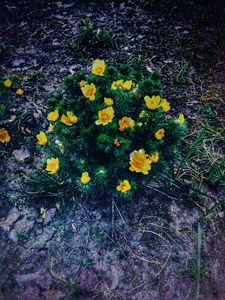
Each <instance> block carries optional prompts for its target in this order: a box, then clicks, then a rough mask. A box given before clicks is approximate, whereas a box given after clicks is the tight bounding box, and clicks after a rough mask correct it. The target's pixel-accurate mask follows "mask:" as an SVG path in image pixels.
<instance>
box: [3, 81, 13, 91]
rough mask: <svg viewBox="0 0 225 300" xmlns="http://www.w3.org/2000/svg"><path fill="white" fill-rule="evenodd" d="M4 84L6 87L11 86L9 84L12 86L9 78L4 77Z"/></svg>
mask: <svg viewBox="0 0 225 300" xmlns="http://www.w3.org/2000/svg"><path fill="white" fill-rule="evenodd" d="M4 86H5V87H6V88H7V89H9V88H11V86H12V81H11V80H10V79H6V80H5V81H4Z"/></svg>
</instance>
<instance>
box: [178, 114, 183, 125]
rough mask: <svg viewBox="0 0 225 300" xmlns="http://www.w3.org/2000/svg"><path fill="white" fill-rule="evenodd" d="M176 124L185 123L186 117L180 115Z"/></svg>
mask: <svg viewBox="0 0 225 300" xmlns="http://www.w3.org/2000/svg"><path fill="white" fill-rule="evenodd" d="M176 122H177V123H179V124H183V123H184V122H185V117H184V115H183V114H179V117H178V118H177V119H176Z"/></svg>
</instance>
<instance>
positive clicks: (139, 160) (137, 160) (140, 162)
mask: <svg viewBox="0 0 225 300" xmlns="http://www.w3.org/2000/svg"><path fill="white" fill-rule="evenodd" d="M133 165H134V166H135V167H136V168H141V167H143V165H144V159H143V158H142V157H135V159H134V162H133Z"/></svg>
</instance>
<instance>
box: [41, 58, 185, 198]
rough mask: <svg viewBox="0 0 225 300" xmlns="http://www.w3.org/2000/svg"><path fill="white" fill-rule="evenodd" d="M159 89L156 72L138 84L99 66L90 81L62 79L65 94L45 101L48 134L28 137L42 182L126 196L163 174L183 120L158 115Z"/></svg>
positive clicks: (79, 76)
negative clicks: (33, 141) (34, 144)
mask: <svg viewBox="0 0 225 300" xmlns="http://www.w3.org/2000/svg"><path fill="white" fill-rule="evenodd" d="M161 89H162V86H161V83H160V74H159V72H155V73H153V74H152V75H151V76H150V77H148V78H145V77H144V76H143V74H142V73H141V72H137V71H136V70H134V69H133V68H132V67H130V66H128V65H125V64H122V65H120V66H119V68H118V69H116V68H114V67H111V66H105V62H104V61H102V60H95V61H94V62H93V65H92V74H91V75H88V76H85V73H84V72H81V71H79V72H77V73H76V74H75V75H73V76H67V77H66V78H65V91H63V92H62V93H61V94H57V95H55V96H53V97H51V98H50V99H48V105H49V107H50V111H49V114H48V120H49V121H50V122H51V123H50V127H49V129H48V130H47V132H44V131H42V132H40V133H38V134H37V136H36V137H37V140H38V144H39V145H40V147H41V151H42V153H44V158H43V160H42V168H45V172H46V174H45V176H47V177H50V178H54V181H55V182H58V183H60V187H61V188H62V187H63V186H68V185H69V186H70V187H72V188H73V189H74V190H76V191H77V192H78V193H79V192H80V193H81V194H86V193H90V194H92V195H105V196H108V197H111V196H113V195H115V196H125V197H127V196H131V195H132V194H133V193H134V191H136V190H137V189H140V186H141V182H143V181H146V180H150V179H153V180H154V179H156V178H164V177H165V175H171V173H172V172H173V168H172V166H173V164H174V163H175V162H176V160H177V159H178V157H179V155H180V151H179V146H180V143H181V139H182V137H183V136H184V134H185V131H186V122H185V120H184V116H183V115H182V114H181V115H180V116H179V118H173V117H170V116H167V115H166V113H167V112H168V111H169V110H170V103H169V102H168V101H167V100H166V99H164V98H163V97H162V91H161ZM40 180H41V182H42V184H43V182H47V180H42V179H41V177H40Z"/></svg>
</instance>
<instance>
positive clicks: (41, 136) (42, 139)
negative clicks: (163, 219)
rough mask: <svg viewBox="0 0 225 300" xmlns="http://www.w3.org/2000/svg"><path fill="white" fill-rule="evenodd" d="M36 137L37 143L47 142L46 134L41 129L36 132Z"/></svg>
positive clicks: (43, 143) (44, 143)
mask: <svg viewBox="0 0 225 300" xmlns="http://www.w3.org/2000/svg"><path fill="white" fill-rule="evenodd" d="M36 138H37V140H38V142H37V143H38V144H39V145H46V144H47V142H48V138H47V135H46V134H45V133H44V132H43V131H41V132H40V133H38V134H37V135H36Z"/></svg>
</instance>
